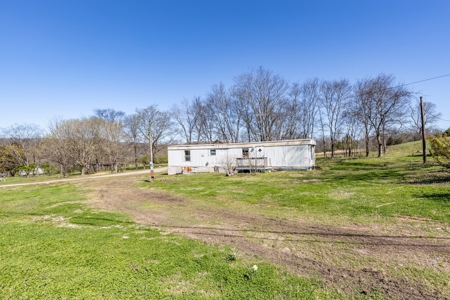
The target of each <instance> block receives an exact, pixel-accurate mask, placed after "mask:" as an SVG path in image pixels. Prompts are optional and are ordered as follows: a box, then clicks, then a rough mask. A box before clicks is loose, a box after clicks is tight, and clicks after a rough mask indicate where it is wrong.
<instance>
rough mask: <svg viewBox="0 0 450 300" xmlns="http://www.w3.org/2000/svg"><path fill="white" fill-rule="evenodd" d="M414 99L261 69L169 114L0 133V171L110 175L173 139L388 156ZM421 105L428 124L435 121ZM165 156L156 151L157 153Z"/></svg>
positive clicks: (112, 113) (377, 84)
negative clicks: (295, 144) (283, 143)
mask: <svg viewBox="0 0 450 300" xmlns="http://www.w3.org/2000/svg"><path fill="white" fill-rule="evenodd" d="M414 96H415V93H414V92H413V91H412V90H411V89H409V88H408V86H407V85H402V84H399V83H398V82H396V79H395V77H394V76H393V75H386V74H384V73H381V74H379V75H377V76H376V77H367V78H363V79H359V80H357V81H356V82H355V83H354V84H351V83H350V81H349V80H348V79H336V80H320V79H318V78H311V79H307V80H305V81H303V82H300V81H297V82H292V83H289V82H288V81H287V80H286V79H284V78H283V77H282V76H280V75H278V74H275V73H274V72H272V71H270V70H268V69H265V68H263V67H258V68H251V69H249V70H248V71H247V72H244V73H242V74H240V75H238V76H236V77H235V78H234V82H233V84H232V85H231V86H230V87H229V88H226V87H225V85H224V84H223V83H219V84H214V85H212V86H211V89H210V90H209V91H208V92H207V93H206V94H205V96H204V97H198V96H196V97H193V98H192V99H191V100H188V99H184V100H182V101H181V102H180V103H178V104H175V105H173V106H172V107H171V108H170V109H169V110H167V111H164V110H159V109H158V106H157V105H156V104H151V105H149V106H148V107H146V108H137V109H136V110H135V113H133V114H130V115H126V114H125V113H124V112H121V111H116V110H114V109H112V108H107V109H95V110H94V111H93V115H92V116H89V117H82V118H78V119H67V120H64V119H61V118H54V119H52V120H50V121H49V125H48V128H47V130H46V131H44V130H42V129H41V128H39V127H38V126H36V125H27V124H20V125H13V126H10V127H9V128H6V129H3V130H2V131H1V135H0V137H2V139H1V143H0V172H9V173H11V174H15V173H16V172H18V171H21V172H25V174H26V175H27V176H30V175H32V174H33V172H34V170H35V168H36V166H39V165H43V164H56V165H58V166H59V171H60V173H61V174H62V175H63V176H66V174H67V172H68V171H69V170H70V169H71V168H73V166H77V167H78V168H79V170H80V172H81V174H82V175H84V174H86V173H88V172H96V171H98V169H99V166H100V165H101V164H104V163H105V162H108V165H109V166H110V168H111V170H112V171H113V172H118V171H119V169H120V165H121V164H123V163H125V162H127V163H132V164H133V165H134V166H135V167H136V168H137V166H138V164H139V162H145V157H146V155H147V154H148V153H149V152H150V148H151V149H152V151H153V153H155V154H158V153H159V154H160V155H161V153H162V151H163V150H162V149H164V145H170V144H174V143H187V144H192V143H214V142H230V143H237V142H255V141H258V142H263V141H273V140H285V139H316V140H317V141H319V142H320V143H321V144H322V145H321V146H322V147H321V148H322V150H323V151H324V154H325V155H326V151H327V150H330V151H331V157H335V153H336V147H337V146H339V147H340V148H341V149H342V148H344V149H345V150H346V151H348V154H349V155H351V153H352V151H353V150H354V149H355V148H356V147H358V141H360V140H363V141H364V148H365V155H366V156H368V155H369V153H370V151H371V147H370V144H371V138H372V137H373V139H372V140H375V143H376V148H377V155H378V156H379V157H381V156H382V155H383V154H385V153H386V151H387V144H388V142H389V138H392V133H396V132H399V131H402V130H409V131H410V132H413V133H414V134H415V135H420V128H421V124H420V118H419V116H420V107H419V106H418V104H417V101H416V102H414V101H413V99H414ZM440 116H441V114H440V113H439V112H437V109H436V106H435V104H433V103H430V102H425V119H426V120H425V122H426V125H427V126H426V127H427V128H432V126H433V125H434V124H435V123H436V122H437V120H438V119H439V118H440ZM163 156H164V155H163Z"/></svg>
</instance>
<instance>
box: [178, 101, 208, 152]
mask: <svg viewBox="0 0 450 300" xmlns="http://www.w3.org/2000/svg"><path fill="white" fill-rule="evenodd" d="M198 103H201V99H200V97H195V98H194V99H193V100H192V101H189V100H186V99H185V100H184V101H182V102H181V104H179V105H174V106H173V107H172V110H171V113H172V116H173V118H174V120H175V122H176V124H177V125H178V128H179V134H180V135H181V136H182V138H183V140H184V141H185V142H186V143H187V144H191V143H193V142H194V141H197V142H198V141H199V139H200V135H201V133H200V132H199V129H200V126H199V122H200V118H201V115H200V112H199V111H198V106H199V105H198Z"/></svg>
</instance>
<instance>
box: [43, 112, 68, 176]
mask: <svg viewBox="0 0 450 300" xmlns="http://www.w3.org/2000/svg"><path fill="white" fill-rule="evenodd" d="M67 125H68V124H67V122H66V121H64V120H62V119H60V118H55V119H53V120H50V121H49V123H48V134H47V135H46V137H45V149H46V151H47V153H48V159H49V160H50V161H52V162H54V163H57V164H58V165H59V167H60V172H61V174H62V176H63V177H66V176H67V172H68V168H69V166H71V165H73V164H74V161H73V155H71V153H70V151H71V150H72V149H71V143H70V142H69V137H68V128H67V127H66V126H67Z"/></svg>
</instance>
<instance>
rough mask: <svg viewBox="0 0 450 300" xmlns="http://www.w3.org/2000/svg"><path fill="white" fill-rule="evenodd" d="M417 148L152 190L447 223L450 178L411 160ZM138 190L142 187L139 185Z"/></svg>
mask: <svg viewBox="0 0 450 300" xmlns="http://www.w3.org/2000/svg"><path fill="white" fill-rule="evenodd" d="M418 146H419V144H418V143H417V142H416V143H408V144H404V145H399V146H396V147H393V148H392V149H390V152H389V153H388V155H387V156H386V157H382V158H375V157H369V158H365V157H364V158H359V159H354V158H345V159H343V158H340V159H333V160H331V159H326V160H324V159H322V160H319V161H318V165H319V166H321V170H315V171H311V172H273V173H264V174H238V175H236V176H231V177H225V176H224V175H223V174H213V173H210V174H196V175H192V176H158V177H157V184H156V185H155V187H156V188H160V189H163V190H166V191H170V192H173V193H177V194H181V195H184V196H186V197H190V198H192V199H202V200H204V201H209V202H210V201H214V202H215V203H216V204H219V205H227V201H242V202H246V203H250V204H265V205H268V206H271V207H290V208H294V209H296V210H298V211H299V212H301V213H302V214H304V215H305V214H306V215H308V214H309V215H313V216H316V217H320V216H326V217H334V216H336V215H338V216H342V218H344V219H346V221H348V220H351V221H355V222H363V223H364V222H374V221H375V222H377V220H378V221H379V220H380V217H382V218H384V219H383V220H381V221H383V222H384V221H385V219H386V218H395V217H401V216H408V217H418V218H425V219H432V220H437V221H440V222H444V223H447V224H449V223H450V185H449V184H448V182H449V180H450V174H449V173H446V172H442V169H441V167H438V166H436V165H435V164H433V163H429V164H426V165H423V164H422V163H421V160H422V158H421V156H414V157H412V155H411V154H412V152H413V151H414V150H413V149H415V148H417V147H418ZM141 186H144V184H142V185H141Z"/></svg>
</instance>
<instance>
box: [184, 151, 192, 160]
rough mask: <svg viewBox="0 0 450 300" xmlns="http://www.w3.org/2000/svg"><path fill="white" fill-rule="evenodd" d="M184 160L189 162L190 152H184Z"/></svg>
mask: <svg viewBox="0 0 450 300" xmlns="http://www.w3.org/2000/svg"><path fill="white" fill-rule="evenodd" d="M184 160H185V161H191V150H184Z"/></svg>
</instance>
